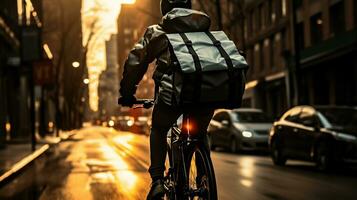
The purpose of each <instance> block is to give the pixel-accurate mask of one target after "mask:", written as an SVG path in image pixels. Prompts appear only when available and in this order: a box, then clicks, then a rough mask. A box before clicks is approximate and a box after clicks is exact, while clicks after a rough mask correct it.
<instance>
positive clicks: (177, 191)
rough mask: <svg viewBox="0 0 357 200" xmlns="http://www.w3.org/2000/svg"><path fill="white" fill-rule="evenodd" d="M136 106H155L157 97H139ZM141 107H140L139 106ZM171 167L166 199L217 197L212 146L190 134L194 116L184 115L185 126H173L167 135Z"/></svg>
mask: <svg viewBox="0 0 357 200" xmlns="http://www.w3.org/2000/svg"><path fill="white" fill-rule="evenodd" d="M134 104H135V105H142V107H141V108H146V109H148V108H151V107H152V106H153V105H154V100H144V99H142V100H137V101H136V102H135V103H134ZM136 108H138V107H136ZM167 145H168V157H169V168H168V170H167V171H166V173H165V174H166V175H165V177H164V188H165V196H164V199H166V200H195V199H198V200H200V199H201V200H216V199H217V186H216V179H215V174H214V169H213V164H212V161H211V157H210V152H209V149H207V148H206V147H205V144H204V143H203V141H202V140H201V139H199V138H195V137H193V136H192V135H190V118H189V116H188V114H183V120H182V127H181V128H180V127H179V126H178V124H177V123H175V124H173V125H172V128H171V130H170V131H169V134H168V136H167Z"/></svg>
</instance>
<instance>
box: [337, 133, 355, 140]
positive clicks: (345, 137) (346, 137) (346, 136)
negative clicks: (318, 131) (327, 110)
mask: <svg viewBox="0 0 357 200" xmlns="http://www.w3.org/2000/svg"><path fill="white" fill-rule="evenodd" d="M334 136H335V137H336V139H338V140H344V141H356V140H357V137H356V136H353V135H350V134H346V133H336V132H334Z"/></svg>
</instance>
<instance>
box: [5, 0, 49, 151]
mask: <svg viewBox="0 0 357 200" xmlns="http://www.w3.org/2000/svg"><path fill="white" fill-rule="evenodd" d="M41 20H42V9H41V0H32V1H23V0H18V1H14V0H3V1H1V2H0V96H1V98H0V146H4V144H5V143H6V141H9V140H16V141H18V142H29V141H30V140H29V138H30V135H31V132H32V130H34V121H33V119H34V117H33V115H32V113H33V112H31V108H33V106H34V104H33V102H32V104H31V103H29V100H30V99H31V96H32V95H31V91H32V90H33V89H34V88H33V85H32V83H33V82H32V73H31V69H32V65H33V63H34V61H36V60H38V59H40V58H41V56H42V55H41V53H42V52H41V43H40V42H41V40H40V31H41V28H42V23H41Z"/></svg>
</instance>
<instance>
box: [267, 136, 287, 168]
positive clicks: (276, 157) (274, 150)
mask: <svg viewBox="0 0 357 200" xmlns="http://www.w3.org/2000/svg"><path fill="white" fill-rule="evenodd" d="M271 157H272V160H273V163H274V164H275V165H278V166H284V165H285V163H286V160H287V159H286V157H285V156H284V155H283V153H282V148H281V146H280V145H279V144H278V141H277V140H273V142H272V145H271Z"/></svg>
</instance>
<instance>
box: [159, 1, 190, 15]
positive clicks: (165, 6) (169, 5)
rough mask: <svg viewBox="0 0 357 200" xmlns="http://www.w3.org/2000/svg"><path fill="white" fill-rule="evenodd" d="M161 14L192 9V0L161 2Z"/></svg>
mask: <svg viewBox="0 0 357 200" xmlns="http://www.w3.org/2000/svg"><path fill="white" fill-rule="evenodd" d="M160 5H161V14H162V15H166V13H168V12H170V11H171V10H172V9H174V8H188V9H191V8H192V4H191V0H161V3H160Z"/></svg>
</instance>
